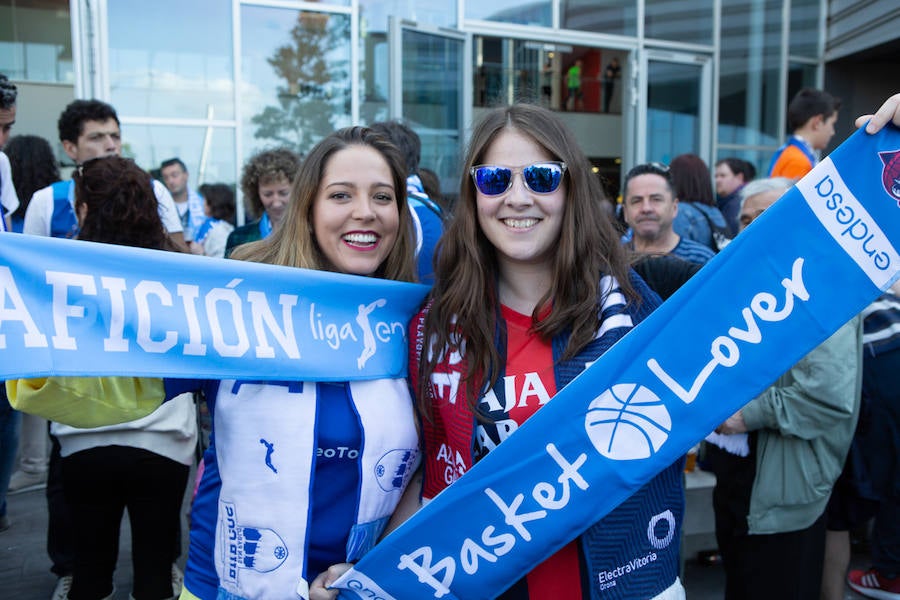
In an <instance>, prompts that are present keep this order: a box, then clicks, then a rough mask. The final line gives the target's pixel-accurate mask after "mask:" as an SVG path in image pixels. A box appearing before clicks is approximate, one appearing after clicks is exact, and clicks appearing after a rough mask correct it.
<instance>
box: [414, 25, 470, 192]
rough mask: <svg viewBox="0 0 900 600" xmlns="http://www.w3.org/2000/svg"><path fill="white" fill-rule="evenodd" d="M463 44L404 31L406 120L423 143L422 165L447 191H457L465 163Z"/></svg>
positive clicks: (439, 37)
mask: <svg viewBox="0 0 900 600" xmlns="http://www.w3.org/2000/svg"><path fill="white" fill-rule="evenodd" d="M463 44H464V42H463V41H462V40H460V39H450V38H447V37H444V36H440V35H433V34H430V33H423V32H420V31H410V30H405V31H404V32H403V116H404V118H405V119H406V120H408V121H409V122H410V124H411V125H412V127H413V129H415V130H416V132H417V133H418V134H419V137H420V138H421V140H422V157H421V161H420V165H421V166H422V167H426V168H428V169H431V170H433V171H435V172H436V173H437V175H438V178H439V179H440V181H441V189H443V190H455V189H456V186H457V184H458V181H459V166H460V163H461V162H462V160H461V157H460V151H461V148H462V143H461V140H460V139H459V138H460V131H461V129H462V127H461V124H460V107H461V106H462V100H461V98H460V96H461V95H462V72H463V64H462V62H463V50H464V46H463Z"/></svg>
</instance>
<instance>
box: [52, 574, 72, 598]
mask: <svg viewBox="0 0 900 600" xmlns="http://www.w3.org/2000/svg"><path fill="white" fill-rule="evenodd" d="M71 588H72V576H71V575H63V576H62V577H60V578H59V580H58V581H57V582H56V588H55V589H54V590H53V595H52V596H50V600H68V599H69V590H70V589H71Z"/></svg>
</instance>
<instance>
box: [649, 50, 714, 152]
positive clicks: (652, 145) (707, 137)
mask: <svg viewBox="0 0 900 600" xmlns="http://www.w3.org/2000/svg"><path fill="white" fill-rule="evenodd" d="M641 62H642V65H641V67H642V68H641V69H640V77H639V79H640V88H639V89H643V90H644V93H643V94H641V95H640V97H639V102H638V115H637V120H636V121H637V122H636V127H637V136H636V139H637V140H638V145H637V148H636V156H635V159H636V160H635V162H636V163H642V162H649V161H658V162H662V163H665V164H668V163H669V162H670V161H671V160H672V158H674V157H675V156H678V155H679V154H684V153H692V154H697V155H699V156H700V157H701V158H703V160H705V161H706V162H707V164H709V161H710V158H711V155H712V146H711V143H712V142H711V130H712V103H711V101H710V94H711V93H712V92H711V90H712V67H711V63H712V61H711V58H710V57H709V56H707V55H702V54H685V53H678V52H667V51H661V50H649V51H647V52H646V53H645V54H644V57H643V60H642V61H641Z"/></svg>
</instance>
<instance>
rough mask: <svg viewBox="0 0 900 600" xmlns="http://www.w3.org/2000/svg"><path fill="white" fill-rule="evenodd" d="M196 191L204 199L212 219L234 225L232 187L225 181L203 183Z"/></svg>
mask: <svg viewBox="0 0 900 600" xmlns="http://www.w3.org/2000/svg"><path fill="white" fill-rule="evenodd" d="M197 191H198V192H199V193H200V195H201V196H203V199H204V200H206V204H207V206H209V213H210V216H211V217H212V218H213V219H221V220H223V221H227V222H229V223H231V224H232V225H234V189H233V186H230V185H228V184H227V183H204V184H203V185H201V186H200V187H199V188H198V189H197Z"/></svg>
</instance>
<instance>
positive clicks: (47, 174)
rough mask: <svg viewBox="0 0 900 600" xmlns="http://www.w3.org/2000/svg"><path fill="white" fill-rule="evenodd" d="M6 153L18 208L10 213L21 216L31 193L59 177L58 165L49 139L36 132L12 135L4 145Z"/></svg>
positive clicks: (57, 179)
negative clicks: (17, 198)
mask: <svg viewBox="0 0 900 600" xmlns="http://www.w3.org/2000/svg"><path fill="white" fill-rule="evenodd" d="M4 152H6V156H8V157H9V167H10V170H11V172H12V180H13V185H14V186H15V188H16V195H17V196H18V197H19V208H17V209H16V212H14V213H13V217H16V218H25V210H26V209H27V208H28V203H29V202H31V196H33V195H34V193H35V192H36V191H38V190H39V189H42V188H45V187H47V186H48V185H50V184H51V183H53V182H55V181H59V168H58V167H57V160H56V156H55V155H54V154H53V148H51V147H50V142H48V141H47V140H45V139H44V138H42V137H40V136H37V135H16V136H13V137H11V138H10V139H9V141H8V142H6V147H5V148H4Z"/></svg>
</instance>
